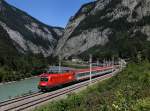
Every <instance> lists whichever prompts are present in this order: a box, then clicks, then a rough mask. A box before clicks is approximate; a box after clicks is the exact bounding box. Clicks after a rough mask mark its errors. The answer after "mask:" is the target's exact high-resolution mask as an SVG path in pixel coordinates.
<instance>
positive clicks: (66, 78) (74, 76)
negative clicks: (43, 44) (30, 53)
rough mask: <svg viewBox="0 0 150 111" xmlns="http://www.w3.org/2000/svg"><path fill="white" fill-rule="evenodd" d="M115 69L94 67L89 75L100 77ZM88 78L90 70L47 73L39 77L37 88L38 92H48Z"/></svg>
mask: <svg viewBox="0 0 150 111" xmlns="http://www.w3.org/2000/svg"><path fill="white" fill-rule="evenodd" d="M114 70H115V68H114V67H113V66H105V67H94V68H92V71H91V75H92V77H96V76H101V75H105V74H109V73H111V72H113V71H114ZM89 78H90V69H80V70H71V71H68V70H67V71H63V72H61V73H58V72H57V71H54V72H51V71H50V72H47V73H43V74H42V75H40V82H39V85H38V88H39V89H40V90H42V91H43V90H49V89H51V88H53V87H56V86H60V85H64V84H67V83H71V82H76V81H81V80H86V79H89Z"/></svg>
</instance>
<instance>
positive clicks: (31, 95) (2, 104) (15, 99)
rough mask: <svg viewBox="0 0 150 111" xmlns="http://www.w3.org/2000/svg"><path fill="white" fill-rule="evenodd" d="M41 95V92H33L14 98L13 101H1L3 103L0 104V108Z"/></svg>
mask: <svg viewBox="0 0 150 111" xmlns="http://www.w3.org/2000/svg"><path fill="white" fill-rule="evenodd" d="M41 94H43V93H42V92H34V93H30V94H27V95H24V96H20V97H16V98H13V99H10V100H6V101H3V102H0V107H2V106H5V105H8V104H12V103H15V102H18V101H22V100H25V99H28V98H31V97H34V96H38V95H41Z"/></svg>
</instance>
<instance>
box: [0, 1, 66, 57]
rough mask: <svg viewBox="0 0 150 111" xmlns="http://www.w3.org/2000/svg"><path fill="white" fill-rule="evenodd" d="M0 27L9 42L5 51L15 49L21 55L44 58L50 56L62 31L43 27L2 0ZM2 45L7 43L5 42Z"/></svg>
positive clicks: (0, 4)
mask: <svg viewBox="0 0 150 111" xmlns="http://www.w3.org/2000/svg"><path fill="white" fill-rule="evenodd" d="M0 27H1V29H2V30H5V32H6V33H7V34H6V35H7V38H6V39H9V41H10V43H9V44H10V45H9V46H10V47H7V49H5V50H8V49H9V48H12V47H15V49H17V51H19V52H20V53H23V54H25V53H28V52H30V53H33V54H43V55H44V56H49V55H51V54H52V52H53V50H54V48H55V47H56V45H57V42H58V40H59V39H60V37H61V36H62V34H63V30H64V29H63V28H60V27H52V26H48V25H45V24H43V23H41V22H40V21H38V20H36V19H35V18H33V17H31V16H30V15H28V14H27V13H25V12H23V11H21V10H19V9H17V8H15V7H14V6H11V5H9V4H8V3H7V2H5V1H4V0H0ZM1 43H2V42H1ZM3 44H8V43H7V41H6V40H5V41H4V43H3Z"/></svg>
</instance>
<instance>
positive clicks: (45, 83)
mask: <svg viewBox="0 0 150 111" xmlns="http://www.w3.org/2000/svg"><path fill="white" fill-rule="evenodd" d="M50 78H51V77H50V75H49V74H42V75H40V82H39V85H38V89H40V90H41V91H47V90H48V88H49V82H50V81H49V80H50Z"/></svg>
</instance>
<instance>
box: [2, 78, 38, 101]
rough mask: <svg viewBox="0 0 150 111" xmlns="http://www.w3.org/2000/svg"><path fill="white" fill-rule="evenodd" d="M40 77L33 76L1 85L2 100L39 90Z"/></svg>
mask: <svg viewBox="0 0 150 111" xmlns="http://www.w3.org/2000/svg"><path fill="white" fill-rule="evenodd" d="M38 82H39V77H33V78H29V79H25V80H21V81H17V82H13V83H9V84H3V85H0V102H2V101H4V100H7V99H10V98H14V97H17V96H21V95H23V94H27V93H29V92H35V91H38V88H37V86H38Z"/></svg>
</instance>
